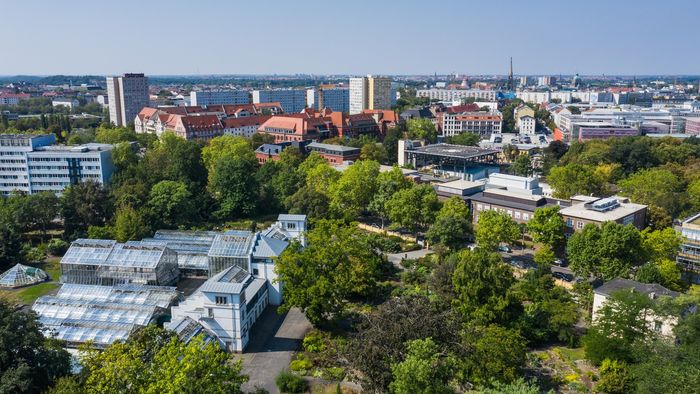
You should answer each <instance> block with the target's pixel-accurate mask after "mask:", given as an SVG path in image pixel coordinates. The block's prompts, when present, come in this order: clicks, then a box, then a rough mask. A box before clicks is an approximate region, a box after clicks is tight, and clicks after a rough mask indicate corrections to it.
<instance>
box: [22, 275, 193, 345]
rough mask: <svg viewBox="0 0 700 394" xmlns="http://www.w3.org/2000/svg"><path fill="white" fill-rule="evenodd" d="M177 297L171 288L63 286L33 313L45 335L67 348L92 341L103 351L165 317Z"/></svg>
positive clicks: (35, 306)
mask: <svg viewBox="0 0 700 394" xmlns="http://www.w3.org/2000/svg"><path fill="white" fill-rule="evenodd" d="M179 297H180V296H179V293H178V292H177V291H176V290H175V288H174V287H160V286H142V285H132V284H124V285H117V286H94V285H75V284H64V285H63V286H62V287H61V289H60V290H59V292H58V294H56V295H55V296H44V297H40V298H39V299H37V300H36V302H34V305H33V306H32V309H33V310H34V312H36V313H37V315H38V316H39V321H40V322H41V323H42V325H43V326H44V330H45V331H46V332H47V334H51V335H55V337H56V338H57V339H60V340H64V341H66V342H67V343H68V346H71V347H77V346H78V345H80V344H82V343H85V342H88V341H92V342H93V343H94V345H95V346H96V347H98V348H104V347H106V346H108V345H110V344H112V343H114V342H115V341H120V340H124V339H126V338H127V337H128V336H129V334H130V333H131V332H132V331H133V330H134V329H136V328H137V327H140V326H145V325H147V324H149V323H152V322H154V321H156V320H157V319H159V318H160V317H162V316H164V315H166V314H168V312H169V308H170V306H171V305H172V304H173V303H175V301H178V300H179Z"/></svg>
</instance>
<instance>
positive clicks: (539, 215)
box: [527, 206, 565, 249]
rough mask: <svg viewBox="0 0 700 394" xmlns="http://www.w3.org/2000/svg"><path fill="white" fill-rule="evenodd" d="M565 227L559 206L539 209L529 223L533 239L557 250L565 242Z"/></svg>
mask: <svg viewBox="0 0 700 394" xmlns="http://www.w3.org/2000/svg"><path fill="white" fill-rule="evenodd" d="M564 227H565V223H564V219H562V217H561V215H559V207H558V206H551V207H542V208H537V209H536V210H535V214H534V215H533V216H532V219H530V221H529V222H528V223H527V228H528V230H529V231H530V235H532V239H533V240H534V241H535V242H539V243H542V244H545V245H547V246H549V247H550V248H552V249H557V248H558V247H560V246H561V245H562V243H563V242H564Z"/></svg>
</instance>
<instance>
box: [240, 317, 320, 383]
mask: <svg viewBox="0 0 700 394" xmlns="http://www.w3.org/2000/svg"><path fill="white" fill-rule="evenodd" d="M310 328H311V324H310V323H309V321H308V320H306V317H305V316H304V314H303V313H302V312H301V311H300V310H299V309H296V308H294V309H292V310H290V311H289V312H288V313H286V314H283V315H279V314H278V313H277V307H273V306H269V307H267V309H265V311H264V312H263V313H262V315H260V317H259V318H258V321H257V322H256V323H255V325H254V326H253V327H252V328H251V332H252V337H251V339H250V342H249V343H248V347H247V348H246V350H245V352H244V353H243V354H242V355H241V356H240V357H242V358H243V373H244V374H246V375H248V376H249V377H250V380H249V381H248V383H246V384H245V385H243V391H244V392H246V391H252V390H254V389H255V387H256V386H258V387H262V388H264V389H265V390H267V391H269V392H270V393H278V392H279V390H277V386H276V385H275V378H276V377H277V374H278V373H279V372H280V371H281V370H283V369H285V368H288V367H289V363H290V361H291V360H292V353H293V352H294V351H296V350H297V349H299V348H300V346H301V340H302V339H304V335H305V334H306V332H307V331H308V330H309V329H310Z"/></svg>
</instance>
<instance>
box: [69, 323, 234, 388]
mask: <svg viewBox="0 0 700 394" xmlns="http://www.w3.org/2000/svg"><path fill="white" fill-rule="evenodd" d="M83 352H84V353H83V356H82V357H81V359H80V363H81V364H82V366H83V382H82V388H83V390H84V391H85V392H87V393H133V392H140V393H231V394H239V393H240V394H242V393H243V391H242V390H241V385H242V384H243V383H244V382H246V381H247V380H248V378H247V377H246V376H245V375H241V367H242V363H241V361H240V360H237V361H234V360H233V359H232V358H231V356H230V355H229V354H228V353H226V352H225V351H224V350H222V349H221V347H220V346H219V344H218V343H217V342H216V341H212V342H209V343H205V341H204V338H203V337H202V336H196V337H194V338H193V339H192V340H190V341H189V342H188V343H184V342H182V341H181V340H180V339H179V338H178V337H177V336H176V335H173V334H172V333H170V332H167V331H165V330H163V329H161V328H158V327H156V326H154V325H151V326H147V327H145V328H142V329H140V332H137V333H135V334H133V335H131V337H130V338H129V339H128V340H127V341H126V342H116V343H114V344H112V345H110V346H109V347H108V348H107V349H105V350H104V351H98V350H94V349H89V348H85V349H83Z"/></svg>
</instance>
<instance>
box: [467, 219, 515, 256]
mask: <svg viewBox="0 0 700 394" xmlns="http://www.w3.org/2000/svg"><path fill="white" fill-rule="evenodd" d="M475 233H476V241H477V243H478V244H479V246H480V247H482V248H486V249H488V250H496V248H497V247H498V244H500V243H507V244H510V243H512V242H513V241H515V240H516V239H518V238H520V227H519V226H518V223H516V222H515V221H514V220H513V219H512V218H511V217H510V216H508V215H507V214H505V213H503V212H498V211H481V212H480V213H479V221H478V222H477V225H476V232H475Z"/></svg>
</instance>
